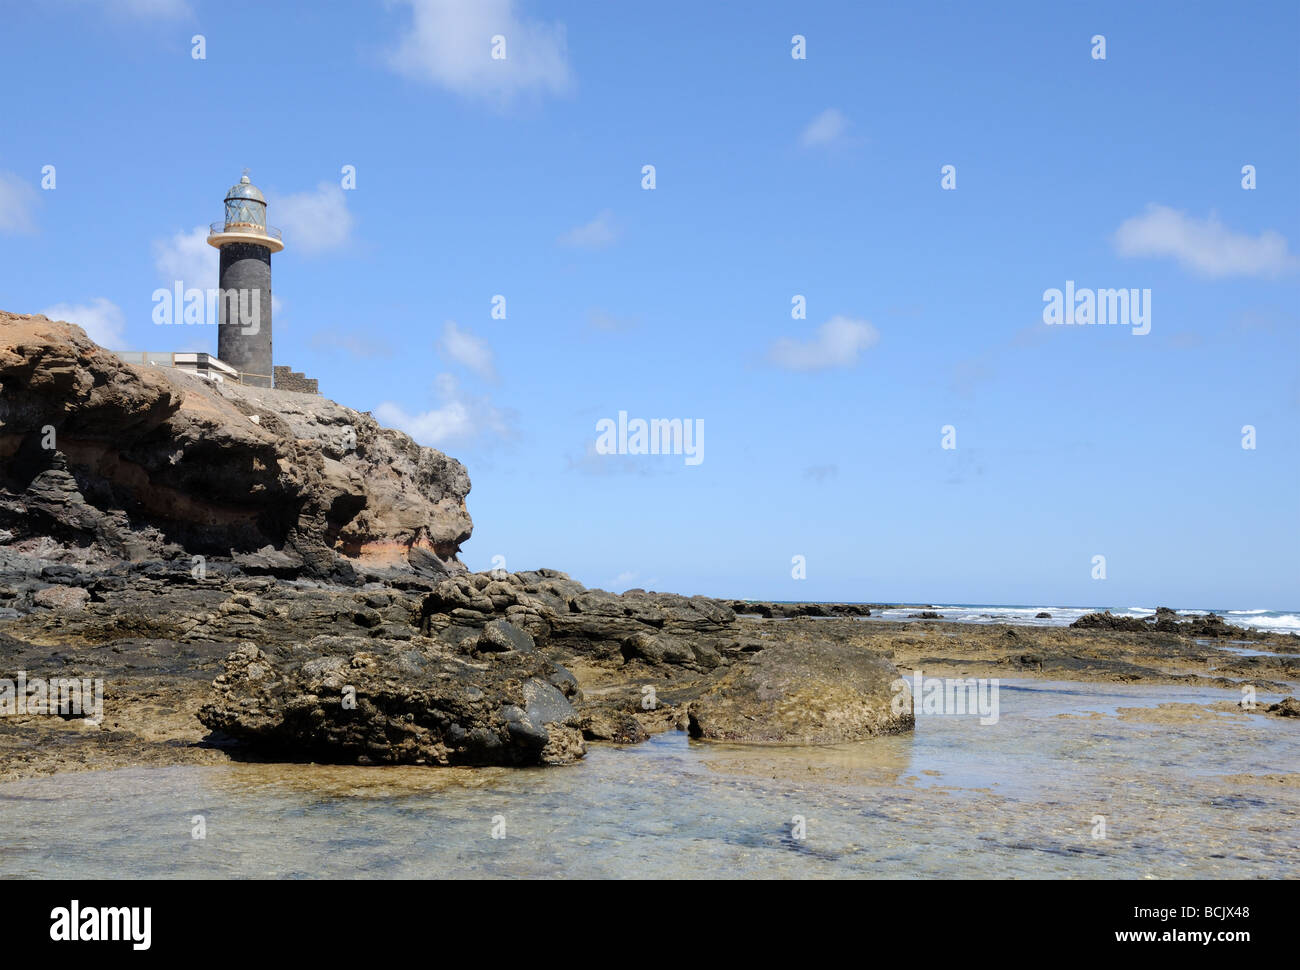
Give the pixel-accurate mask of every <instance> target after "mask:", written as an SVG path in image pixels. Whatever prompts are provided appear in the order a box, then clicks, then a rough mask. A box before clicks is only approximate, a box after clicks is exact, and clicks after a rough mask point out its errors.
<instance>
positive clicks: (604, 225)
mask: <svg viewBox="0 0 1300 970" xmlns="http://www.w3.org/2000/svg"><path fill="white" fill-rule="evenodd" d="M617 238H618V227H617V226H615V225H614V213H613V212H611V211H610V210H609V209H605V210H603V211H602V212H600V213H599V214H597V216H596V218H594V219H592V220H591V222H588V223H586V224H585V225H581V226H575V227H574V228H572V229H570V230H569V231H568V232H565V233H561V234H560V236H559V238H558V239H557V240H556V242H558V243H559V244H560V245H561V246H578V247H580V248H583V249H603V248H604V247H606V246H609V245H612V244H613V242H614V240H616V239H617Z"/></svg>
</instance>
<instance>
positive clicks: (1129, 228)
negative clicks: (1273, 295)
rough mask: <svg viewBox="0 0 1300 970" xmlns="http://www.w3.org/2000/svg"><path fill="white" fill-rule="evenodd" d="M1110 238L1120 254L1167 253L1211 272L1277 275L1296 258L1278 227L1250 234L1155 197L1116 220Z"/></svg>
mask: <svg viewBox="0 0 1300 970" xmlns="http://www.w3.org/2000/svg"><path fill="white" fill-rule="evenodd" d="M1114 243H1115V250H1116V252H1118V253H1119V254H1120V255H1121V256H1166V257H1172V258H1173V259H1175V260H1177V261H1178V263H1179V265H1181V266H1183V267H1184V268H1185V269H1190V270H1192V271H1193V272H1196V273H1200V274H1201V275H1203V276H1209V277H1212V278H1222V277H1228V276H1257V277H1271V276H1281V275H1282V274H1284V273H1289V272H1293V271H1294V270H1295V269H1296V268H1297V264H1298V261H1297V259H1296V257H1295V256H1294V255H1292V254H1291V253H1290V252H1289V250H1288V246H1287V241H1286V237H1285V236H1283V235H1282V234H1281V233H1279V232H1276V231H1274V230H1272V229H1266V230H1264V231H1263V232H1261V233H1260V234H1259V235H1258V236H1252V235H1250V234H1249V233H1244V232H1236V231H1234V230H1232V229H1229V228H1228V227H1227V226H1225V225H1224V224H1223V223H1222V222H1220V221H1219V219H1218V217H1217V216H1216V215H1214V214H1213V213H1211V214H1210V215H1209V217H1208V218H1205V219H1197V218H1195V217H1193V216H1189V215H1188V214H1187V213H1185V212H1180V211H1178V210H1177V209H1171V208H1170V207H1169V206H1164V205H1157V204H1156V203H1154V202H1153V203H1151V204H1149V205H1148V206H1147V208H1146V211H1145V212H1143V213H1142V215H1140V216H1133V217H1132V218H1130V219H1125V220H1124V222H1123V223H1121V224H1120V227H1119V229H1117V230H1116V231H1115V237H1114Z"/></svg>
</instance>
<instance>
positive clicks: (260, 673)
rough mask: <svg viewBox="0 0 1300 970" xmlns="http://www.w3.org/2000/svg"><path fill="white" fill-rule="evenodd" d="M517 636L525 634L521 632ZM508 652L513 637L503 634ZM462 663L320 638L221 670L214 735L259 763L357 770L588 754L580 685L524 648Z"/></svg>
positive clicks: (385, 643)
mask: <svg viewBox="0 0 1300 970" xmlns="http://www.w3.org/2000/svg"><path fill="white" fill-rule="evenodd" d="M515 632H516V633H517V632H518V631H515ZM503 636H505V637H506V638H507V640H509V637H510V635H509V634H508V633H503ZM524 644H526V640H524V638H523V637H522V635H521V636H520V637H519V641H518V646H520V647H521V648H520V649H508V650H497V649H495V648H494V649H492V650H491V651H487V652H485V653H483V654H481V655H480V656H478V657H473V658H470V657H463V656H458V655H456V654H455V653H454V652H453V651H451V650H450V649H449V648H448V647H447V645H446V644H443V643H441V642H439V641H437V640H430V639H427V638H423V637H418V638H414V639H409V640H404V641H398V640H383V639H366V638H362V637H357V636H321V637H314V638H313V639H311V640H309V641H307V642H306V643H300V644H292V645H288V646H284V647H279V648H276V649H273V650H270V651H264V650H261V649H259V648H258V647H257V646H256V645H254V644H252V643H246V644H243V645H242V646H240V648H239V649H238V650H236V651H235V652H234V653H232V654H231V655H230V657H229V658H228V659H227V660H226V672H225V673H224V674H222V675H220V676H219V677H217V679H216V683H215V684H214V695H215V697H214V700H212V701H211V702H209V703H208V704H205V705H204V706H203V707H202V708H201V709H200V711H199V715H198V716H199V720H200V721H202V722H203V723H204V724H205V725H206V726H207V727H209V728H212V729H213V730H216V731H222V732H224V733H226V734H228V735H231V736H232V737H235V738H238V739H240V740H241V741H245V742H248V743H249V745H250V746H251V747H252V748H253V749H254V750H255V751H257V752H258V753H259V754H261V755H268V754H278V755H284V756H288V757H292V758H312V759H314V760H317V761H331V762H349V763H358V764H417V765H420V764H423V765H540V764H566V763H569V762H572V761H575V760H577V759H578V758H581V757H582V756H583V754H584V753H585V752H586V748H585V746H584V744H583V739H582V731H581V729H580V721H579V718H578V714H577V712H576V711H575V710H574V709H573V706H572V705H571V704H570V703H569V698H570V697H574V696H576V695H577V693H578V689H577V682H576V681H575V680H574V679H573V676H572V675H571V674H569V673H568V672H567V671H565V670H563V668H560V667H557V666H556V665H555V664H552V663H550V662H549V661H547V660H545V659H544V658H542V657H541V656H540V655H538V654H537V653H535V652H533V651H531V650H529V649H526V648H523V647H524Z"/></svg>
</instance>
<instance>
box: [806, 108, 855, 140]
mask: <svg viewBox="0 0 1300 970" xmlns="http://www.w3.org/2000/svg"><path fill="white" fill-rule="evenodd" d="M848 134H849V119H848V118H846V117H845V116H844V113H843V112H842V111H840V110H839V109H838V108H827V109H826V110H825V111H823V112H822V113H821V114H819V115H817V117H815V118H813V120H812V121H810V122H808V125H807V126H806V127H805V128H804V130H803V133H802V134H800V135H799V144H801V145H803V147H804V148H829V147H831V146H833V145H841V144H844V143H845V142H846V141H847V140H848Z"/></svg>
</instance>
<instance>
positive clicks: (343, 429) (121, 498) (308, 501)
mask: <svg viewBox="0 0 1300 970" xmlns="http://www.w3.org/2000/svg"><path fill="white" fill-rule="evenodd" d="M469 488H470V482H469V476H468V474H467V473H466V471H465V468H464V467H463V466H462V465H461V464H460V463H459V462H457V461H456V460H455V459H453V458H449V457H448V456H446V455H444V454H442V453H441V452H438V451H435V450H433V449H431V448H424V447H421V446H420V445H417V444H416V443H415V442H414V441H412V440H411V439H410V438H409V437H408V436H406V435H405V434H402V433H401V432H398V431H393V430H390V429H387V428H382V427H380V426H379V425H378V424H377V423H376V422H375V421H374V419H372V418H371V417H370V416H369V415H368V414H362V413H359V412H357V411H353V410H351V409H349V408H345V407H343V406H341V405H338V404H335V403H334V402H333V401H329V400H327V399H325V398H321V397H316V396H314V395H306V394H294V393H290V392H287V391H275V390H270V389H263V388H250V387H241V386H239V385H234V384H213V383H210V382H208V381H206V380H204V379H202V378H199V377H197V376H195V375H191V374H186V373H184V372H181V371H178V370H175V369H172V368H155V367H135V366H132V365H130V364H127V363H125V362H123V361H122V360H121V359H120V358H118V357H117V356H115V355H114V354H112V353H109V352H108V351H106V350H104V349H102V348H100V347H99V346H97V345H96V344H95V343H93V342H92V341H91V340H90V339H89V338H88V337H86V335H85V333H84V332H83V331H82V330H81V328H80V327H77V326H74V325H72V324H68V323H62V322H56V321H51V320H47V319H46V318H45V317H41V316H17V315H13V314H7V313H3V312H0V529H3V530H4V531H5V532H8V533H9V534H10V535H9V538H8V540H7V542H8V543H9V544H10V545H12V546H13V547H14V548H15V549H16V550H17V551H19V552H32V551H34V544H37V543H42V542H43V543H44V548H43V549H42V551H41V552H40V555H41V556H42V558H45V559H47V560H48V559H51V558H53V559H56V560H61V561H67V562H79V563H85V564H96V565H104V564H106V563H110V562H112V561H115V560H126V561H131V562H138V561H142V560H147V559H179V558H188V557H190V556H192V555H195V554H199V555H204V556H207V557H223V558H228V559H231V560H233V561H234V562H236V563H237V564H239V565H241V566H242V567H244V568H245V570H246V571H247V572H253V573H264V574H271V575H277V576H281V577H292V576H297V575H304V576H310V577H319V578H330V579H334V580H336V581H343V582H355V581H357V580H358V579H360V580H366V579H386V578H389V577H390V576H391V575H392V574H393V573H394V571H396V572H399V573H401V572H406V573H410V572H416V573H422V574H424V575H430V576H437V575H447V574H455V573H459V572H463V571H464V567H463V566H462V565H461V564H460V562H459V560H458V559H457V552H458V550H459V548H460V545H461V544H462V543H463V542H464V541H465V540H466V539H468V538H469V535H470V531H471V528H472V524H471V522H470V517H469V513H468V511H467V510H466V507H465V497H466V495H467V494H468V492H469ZM50 540H53V542H54V543H56V544H58V545H59V546H60V547H61V549H60V550H59V552H58V554H57V555H56V554H55V552H54V550H52V549H51V548H49V546H50ZM28 546H33V549H28V548H27V547H28Z"/></svg>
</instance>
